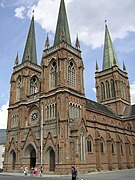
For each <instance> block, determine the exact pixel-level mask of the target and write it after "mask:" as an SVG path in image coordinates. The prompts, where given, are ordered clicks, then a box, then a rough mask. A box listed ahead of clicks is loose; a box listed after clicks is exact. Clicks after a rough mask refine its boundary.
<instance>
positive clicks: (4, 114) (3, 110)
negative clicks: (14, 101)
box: [0, 102, 9, 129]
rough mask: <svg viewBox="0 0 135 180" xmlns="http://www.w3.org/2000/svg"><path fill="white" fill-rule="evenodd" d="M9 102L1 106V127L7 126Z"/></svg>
mask: <svg viewBox="0 0 135 180" xmlns="http://www.w3.org/2000/svg"><path fill="white" fill-rule="evenodd" d="M8 104H9V102H7V103H6V104H3V105H2V106H1V107H0V129H6V128H7V117H8V110H7V109H8Z"/></svg>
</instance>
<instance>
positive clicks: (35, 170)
mask: <svg viewBox="0 0 135 180" xmlns="http://www.w3.org/2000/svg"><path fill="white" fill-rule="evenodd" d="M34 175H35V176H38V168H37V167H35V168H34Z"/></svg>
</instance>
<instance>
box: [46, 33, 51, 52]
mask: <svg viewBox="0 0 135 180" xmlns="http://www.w3.org/2000/svg"><path fill="white" fill-rule="evenodd" d="M49 47H50V43H49V37H48V33H47V37H46V41H45V48H47V49H48V48H49Z"/></svg>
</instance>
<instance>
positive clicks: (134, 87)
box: [130, 82, 135, 104]
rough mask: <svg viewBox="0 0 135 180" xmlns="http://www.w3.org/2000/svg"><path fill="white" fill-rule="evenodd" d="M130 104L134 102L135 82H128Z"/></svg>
mask: <svg viewBox="0 0 135 180" xmlns="http://www.w3.org/2000/svg"><path fill="white" fill-rule="evenodd" d="M130 94H131V104H135V82H133V83H132V84H130Z"/></svg>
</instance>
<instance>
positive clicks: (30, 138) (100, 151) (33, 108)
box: [4, 0, 135, 174]
mask: <svg viewBox="0 0 135 180" xmlns="http://www.w3.org/2000/svg"><path fill="white" fill-rule="evenodd" d="M54 34H55V35H54V42H53V45H52V46H50V42H49V36H48V35H47V37H46V41H45V48H44V49H43V54H42V58H41V63H40V65H39V64H38V63H37V56H36V43H35V42H36V40H35V27H34V15H33V16H32V19H31V23H30V27H29V32H28V35H27V41H26V44H25V49H24V53H23V57H22V61H21V63H20V64H19V61H18V56H17V57H16V59H15V65H14V67H13V72H12V75H11V80H10V99H9V108H8V122H7V139H6V146H5V157H4V171H8V172H9V171H10V172H19V171H20V167H21V166H23V167H25V166H27V167H28V169H31V168H32V167H35V166H37V167H38V169H40V167H41V166H42V167H43V173H50V172H52V173H55V174H69V173H70V172H71V166H72V165H74V166H76V167H77V168H78V171H79V173H88V172H93V171H102V170H114V169H126V168H134V167H135V105H131V101H130V84H129V80H128V73H127V70H126V66H125V64H124V63H123V68H122V69H120V66H119V61H118V59H117V56H116V53H115V50H114V47H113V43H112V40H111V36H110V32H109V29H108V26H107V24H106V25H105V41H104V56H103V66H102V70H99V67H98V63H96V69H95V84H96V97H97V102H95V101H93V100H90V99H88V98H87V97H86V96H85V92H84V63H83V59H82V56H81V50H80V42H79V38H78V37H77V38H76V43H75V46H73V45H72V43H71V38H70V30H69V24H68V18H67V12H66V8H65V2H64V0H61V2H60V8H59V14H58V20H57V26H56V31H55V33H54Z"/></svg>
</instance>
